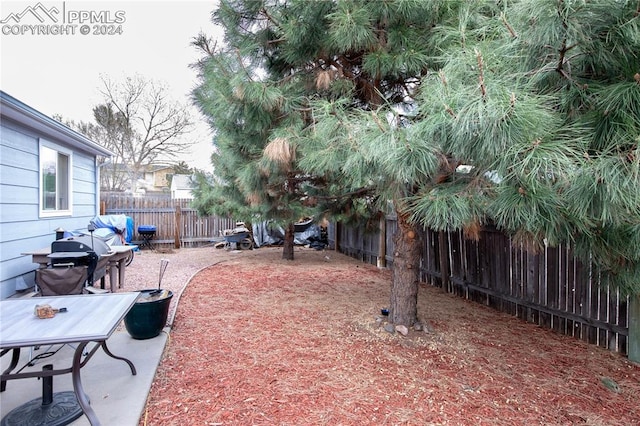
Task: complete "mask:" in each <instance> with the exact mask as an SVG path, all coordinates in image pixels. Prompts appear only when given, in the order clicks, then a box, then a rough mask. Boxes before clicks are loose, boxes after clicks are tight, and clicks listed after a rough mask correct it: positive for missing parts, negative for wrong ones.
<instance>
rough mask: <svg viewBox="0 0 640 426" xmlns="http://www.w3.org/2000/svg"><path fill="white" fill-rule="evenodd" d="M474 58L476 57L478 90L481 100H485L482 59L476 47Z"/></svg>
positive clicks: (485, 89)
mask: <svg viewBox="0 0 640 426" xmlns="http://www.w3.org/2000/svg"><path fill="white" fill-rule="evenodd" d="M474 51H475V52H476V58H477V59H478V81H479V82H480V92H481V93H482V101H483V102H485V103H486V102H487V87H486V86H485V84H484V60H483V59H482V54H481V53H480V51H479V50H478V49H474Z"/></svg>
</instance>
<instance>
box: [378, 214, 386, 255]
mask: <svg viewBox="0 0 640 426" xmlns="http://www.w3.org/2000/svg"><path fill="white" fill-rule="evenodd" d="M381 216H382V217H381V218H380V233H379V236H378V262H377V263H378V265H377V266H378V268H385V267H386V266H387V216H386V215H381Z"/></svg>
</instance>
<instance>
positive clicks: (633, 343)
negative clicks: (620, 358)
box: [628, 294, 640, 363]
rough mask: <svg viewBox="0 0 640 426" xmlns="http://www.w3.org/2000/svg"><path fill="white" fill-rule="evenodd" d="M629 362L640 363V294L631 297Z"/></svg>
mask: <svg viewBox="0 0 640 426" xmlns="http://www.w3.org/2000/svg"><path fill="white" fill-rule="evenodd" d="M628 357H629V361H633V362H638V363H640V294H635V295H632V296H629V354H628Z"/></svg>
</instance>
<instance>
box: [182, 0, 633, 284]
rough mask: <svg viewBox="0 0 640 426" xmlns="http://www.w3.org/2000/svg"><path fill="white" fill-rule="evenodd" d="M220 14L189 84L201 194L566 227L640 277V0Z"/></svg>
mask: <svg viewBox="0 0 640 426" xmlns="http://www.w3.org/2000/svg"><path fill="white" fill-rule="evenodd" d="M215 16H216V22H217V23H219V24H220V25H222V26H223V27H224V28H225V42H226V43H227V44H226V45H225V47H224V48H221V49H219V50H216V51H215V52H214V53H212V52H209V54H208V55H207V57H206V58H205V59H204V60H203V61H202V62H201V68H200V70H201V76H202V82H201V84H200V85H199V87H198V88H197V89H196V90H195V91H194V98H195V99H196V101H197V103H198V105H200V107H201V109H202V112H203V113H204V114H205V115H206V116H207V117H208V119H209V120H210V122H211V124H212V126H213V127H214V128H215V129H216V131H217V146H218V152H217V153H216V154H215V155H214V158H213V163H214V167H215V174H216V176H217V180H216V181H215V182H214V183H213V184H212V185H211V188H209V189H206V190H203V191H202V200H201V201H200V202H201V203H202V205H203V206H210V205H211V204H212V203H214V202H215V203H218V204H217V205H216V206H215V207H207V208H210V209H218V210H227V211H229V212H243V213H247V214H252V215H259V216H260V217H269V218H271V217H277V218H281V219H284V218H290V217H295V216H296V215H298V214H303V213H304V212H307V213H308V212H309V211H312V210H313V211H315V212H316V213H317V212H331V213H333V214H335V215H338V216H337V217H340V218H342V219H344V220H361V221H366V220H369V219H375V218H376V214H377V212H378V211H380V210H385V209H386V208H387V207H388V204H389V202H392V203H393V205H394V206H396V208H398V209H402V210H403V211H400V212H398V213H401V214H403V215H405V216H406V215H410V217H411V220H412V221H413V223H415V224H419V225H423V226H428V227H432V228H434V229H438V230H445V229H446V230H453V229H467V228H474V227H476V226H477V225H479V224H480V225H482V224H489V223H491V224H493V225H495V226H497V227H498V228H500V229H501V230H503V231H505V232H507V233H509V234H511V235H513V236H514V238H515V239H516V240H517V241H518V242H521V243H523V244H524V246H525V247H543V246H544V245H545V244H546V245H555V244H560V243H569V244H571V246H572V247H573V248H574V249H575V251H576V253H578V254H579V255H581V256H582V257H583V259H584V260H585V261H587V262H591V261H593V262H594V263H595V264H596V266H598V267H599V268H600V270H601V271H602V273H603V274H604V275H605V276H606V279H607V280H610V282H611V283H613V284H616V285H618V286H619V288H621V289H626V290H629V291H634V292H640V280H638V277H640V271H639V268H640V266H638V265H640V259H638V257H639V256H640V254H639V253H640V236H638V235H639V233H638V232H637V231H638V230H640V225H639V224H640V207H639V206H640V185H639V183H640V180H639V172H640V170H639V161H640V152H639V148H638V145H639V144H640V56H639V53H638V52H640V36H639V34H640V31H639V28H638V23H639V21H640V18H639V17H638V15H637V2H636V1H632V0H615V1H613V2H611V1H609V0H593V1H589V2H586V1H573V0H571V1H557V0H539V1H524V0H510V1H499V2H487V1H482V0H477V1H463V0H458V1H453V0H433V1H421V0H385V1H375V2H370V1H364V0H339V1H302V0H294V1H287V2H281V1H276V0H273V1H249V0H244V1H243V0H234V1H221V4H220V8H219V9H218V10H217V11H216V15H215ZM274 141H280V142H282V141H286V147H288V148H287V149H291V153H292V155H293V157H292V158H293V159H292V160H291V161H290V162H289V163H287V164H286V167H284V166H283V163H281V162H279V161H276V160H274V158H272V157H271V156H269V155H266V154H265V152H266V151H265V150H267V147H268V146H269V144H270V143H272V142H274ZM283 146H284V145H283ZM312 200H313V202H311V201H312ZM634 280H635V281H634Z"/></svg>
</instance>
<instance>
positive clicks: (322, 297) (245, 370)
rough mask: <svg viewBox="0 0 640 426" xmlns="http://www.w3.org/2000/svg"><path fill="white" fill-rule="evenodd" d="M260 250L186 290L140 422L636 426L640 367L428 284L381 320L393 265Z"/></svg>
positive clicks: (639, 419)
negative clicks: (415, 307)
mask: <svg viewBox="0 0 640 426" xmlns="http://www.w3.org/2000/svg"><path fill="white" fill-rule="evenodd" d="M280 250H281V249H277V248H273V249H271V248H268V249H265V248H262V249H259V250H254V251H253V252H252V255H251V256H245V257H243V256H238V257H237V258H235V259H232V260H228V261H225V262H222V263H219V264H216V265H214V266H211V267H209V268H207V269H205V270H203V271H201V272H200V273H198V274H197V275H196V276H195V277H194V278H193V279H192V280H191V282H190V283H189V285H188V286H187V287H186V289H185V291H184V293H183V294H182V296H181V298H180V301H179V304H178V308H177V313H176V316H175V319H174V323H173V329H172V331H171V334H170V340H169V342H168V344H167V349H166V351H165V354H164V357H163V359H162V361H161V364H160V366H159V368H158V372H157V374H156V378H155V381H154V383H153V386H152V389H151V393H150V395H149V399H148V402H147V408H146V412H145V413H144V415H143V417H142V418H141V420H140V425H187V424H188V425H625V426H627V425H633V424H640V404H639V403H638V396H639V395H640V366H638V365H636V364H633V363H631V362H629V361H628V360H627V359H626V358H625V357H623V356H620V355H619V354H615V353H611V352H609V351H606V350H604V349H601V348H599V347H596V346H592V345H588V344H585V343H583V342H580V341H578V340H575V339H573V338H571V337H564V336H560V335H557V334H555V333H553V332H552V331H548V330H543V329H541V328H538V327H536V326H535V325H532V324H527V323H524V322H522V321H520V320H518V319H516V318H513V317H510V316H508V315H504V314H501V313H498V312H495V311H493V310H491V309H489V308H487V307H484V306H481V305H478V304H475V303H471V302H467V301H465V300H463V299H460V298H458V297H455V296H452V295H448V294H446V293H444V292H442V291H441V290H439V289H437V288H433V287H430V286H427V285H421V289H420V294H419V316H420V319H421V320H422V321H424V322H425V323H426V324H427V325H428V327H426V328H425V331H421V332H417V331H413V330H412V331H410V333H409V335H407V336H402V335H400V334H398V333H395V334H393V335H392V334H390V333H388V332H387V331H385V330H384V329H383V327H382V324H383V322H381V319H383V317H381V316H380V309H381V308H384V307H386V306H387V305H388V297H389V285H390V274H389V271H386V270H380V269H377V268H375V267H372V266H368V265H364V264H362V263H360V262H358V261H355V260H353V259H349V258H347V257H345V256H342V255H339V254H336V253H334V252H330V251H327V252H323V251H314V250H309V249H306V250H304V249H300V250H297V251H296V260H294V261H284V260H281V259H280V256H281V251H280Z"/></svg>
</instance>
